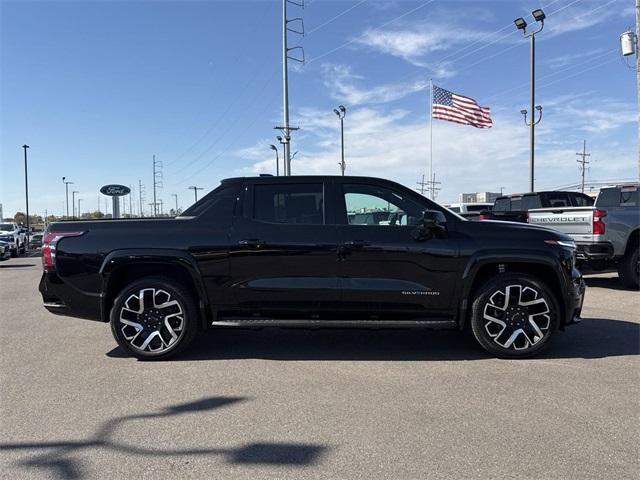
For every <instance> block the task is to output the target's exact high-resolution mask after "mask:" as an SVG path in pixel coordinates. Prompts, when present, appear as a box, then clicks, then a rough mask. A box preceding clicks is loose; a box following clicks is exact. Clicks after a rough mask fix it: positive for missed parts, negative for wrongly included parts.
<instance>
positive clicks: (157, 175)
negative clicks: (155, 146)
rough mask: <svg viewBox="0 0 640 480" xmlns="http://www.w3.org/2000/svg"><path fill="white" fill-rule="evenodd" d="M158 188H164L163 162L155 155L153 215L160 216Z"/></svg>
mask: <svg viewBox="0 0 640 480" xmlns="http://www.w3.org/2000/svg"><path fill="white" fill-rule="evenodd" d="M157 188H162V162H161V161H159V160H156V156H155V155H154V156H153V216H154V217H156V216H158V201H157Z"/></svg>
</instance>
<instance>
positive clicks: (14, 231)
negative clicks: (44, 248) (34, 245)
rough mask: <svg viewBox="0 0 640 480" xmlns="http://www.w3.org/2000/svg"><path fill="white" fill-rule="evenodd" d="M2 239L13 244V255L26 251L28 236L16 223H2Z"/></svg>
mask: <svg viewBox="0 0 640 480" xmlns="http://www.w3.org/2000/svg"><path fill="white" fill-rule="evenodd" d="M0 240H2V241H3V242H7V243H9V244H10V245H11V246H10V248H11V256H12V257H17V256H18V255H20V254H21V253H25V251H26V248H27V236H26V235H25V233H24V232H23V231H22V229H21V228H20V227H19V226H18V224H16V223H0Z"/></svg>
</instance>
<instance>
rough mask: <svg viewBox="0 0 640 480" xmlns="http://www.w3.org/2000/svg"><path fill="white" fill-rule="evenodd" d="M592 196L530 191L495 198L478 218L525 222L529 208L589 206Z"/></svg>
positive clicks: (591, 202) (574, 193) (575, 193)
mask: <svg viewBox="0 0 640 480" xmlns="http://www.w3.org/2000/svg"><path fill="white" fill-rule="evenodd" d="M591 205H593V198H591V197H590V196H589V195H585V194H584V193H579V192H562V191H558V192H531V193H517V194H513V195H503V196H501V197H498V198H496V201H495V203H494V204H493V209H492V210H491V211H484V212H482V213H481V214H480V220H504V221H508V222H522V223H526V222H527V220H528V218H529V213H528V212H529V210H532V209H534V208H550V207H590V206H591Z"/></svg>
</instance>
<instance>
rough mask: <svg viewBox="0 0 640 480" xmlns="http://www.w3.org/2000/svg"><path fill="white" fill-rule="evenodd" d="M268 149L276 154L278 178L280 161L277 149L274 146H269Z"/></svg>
mask: <svg viewBox="0 0 640 480" xmlns="http://www.w3.org/2000/svg"><path fill="white" fill-rule="evenodd" d="M279 138H282V137H279ZM269 147H270V148H271V150H273V151H274V152H276V177H279V176H280V159H279V158H278V147H276V146H275V145H269Z"/></svg>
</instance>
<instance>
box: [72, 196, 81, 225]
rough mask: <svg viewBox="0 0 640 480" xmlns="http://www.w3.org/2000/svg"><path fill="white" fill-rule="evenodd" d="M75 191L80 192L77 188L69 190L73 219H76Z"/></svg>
mask: <svg viewBox="0 0 640 480" xmlns="http://www.w3.org/2000/svg"><path fill="white" fill-rule="evenodd" d="M76 193H80V192H79V191H78V190H74V191H73V192H71V207H72V210H73V219H74V220H75V219H76Z"/></svg>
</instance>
